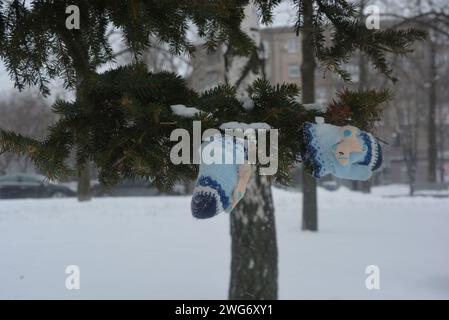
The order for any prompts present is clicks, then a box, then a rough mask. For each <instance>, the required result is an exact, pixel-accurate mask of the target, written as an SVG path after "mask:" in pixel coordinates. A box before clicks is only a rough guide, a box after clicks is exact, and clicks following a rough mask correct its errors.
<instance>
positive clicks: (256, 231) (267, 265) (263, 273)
mask: <svg viewBox="0 0 449 320" xmlns="http://www.w3.org/2000/svg"><path fill="white" fill-rule="evenodd" d="M257 171H258V169H257V168H256V166H254V167H253V171H252V176H251V179H250V181H249V183H248V187H247V191H246V194H245V197H244V198H243V199H242V200H241V201H240V203H239V204H238V205H237V207H236V208H235V209H234V211H233V212H232V213H231V239H232V244H231V247H232V261H231V281H230V286H229V299H231V300H241V299H247V300H274V299H277V297H278V286H277V279H278V250H277V244H276V226H275V217H274V205H273V198H272V194H271V185H270V182H269V180H268V177H266V176H260V175H259V174H258V172H257Z"/></svg>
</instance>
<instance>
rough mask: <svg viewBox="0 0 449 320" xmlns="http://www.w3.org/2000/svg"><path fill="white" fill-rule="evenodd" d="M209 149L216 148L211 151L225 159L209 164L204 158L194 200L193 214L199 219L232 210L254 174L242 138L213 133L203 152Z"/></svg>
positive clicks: (203, 146)
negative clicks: (214, 134)
mask: <svg viewBox="0 0 449 320" xmlns="http://www.w3.org/2000/svg"><path fill="white" fill-rule="evenodd" d="M206 148H207V149H208V151H210V150H213V151H212V152H210V154H213V155H214V156H218V158H221V160H222V161H221V163H210V162H206V161H205V160H204V159H203V157H201V159H202V161H201V164H200V170H199V174H198V179H197V182H196V185H195V189H194V190H193V196H192V202H191V208H192V215H193V216H194V217H195V218H198V219H207V218H211V217H213V216H215V215H217V214H219V213H220V212H222V211H224V212H228V213H229V212H231V211H232V209H234V208H235V206H236V205H237V203H238V202H239V201H240V200H241V199H242V198H243V196H244V194H245V191H246V186H247V184H248V181H249V178H250V176H251V167H250V165H249V164H247V162H246V158H247V152H246V146H245V142H244V140H243V139H239V138H234V137H231V136H221V135H219V136H213V140H212V141H210V142H205V143H203V144H202V146H201V151H202V152H204V150H205V149H206ZM207 153H208V154H209V152H207Z"/></svg>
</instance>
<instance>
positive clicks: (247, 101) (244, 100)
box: [239, 97, 255, 111]
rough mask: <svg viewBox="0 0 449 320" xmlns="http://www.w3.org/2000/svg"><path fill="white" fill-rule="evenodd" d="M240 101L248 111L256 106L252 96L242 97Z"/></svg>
mask: <svg viewBox="0 0 449 320" xmlns="http://www.w3.org/2000/svg"><path fill="white" fill-rule="evenodd" d="M239 101H240V102H241V103H242V106H243V109H245V110H247V111H250V110H253V109H254V107H255V105H254V100H253V99H251V98H250V97H242V98H240V99H239Z"/></svg>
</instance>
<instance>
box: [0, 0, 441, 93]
mask: <svg viewBox="0 0 449 320" xmlns="http://www.w3.org/2000/svg"><path fill="white" fill-rule="evenodd" d="M407 1H408V0H401V1H398V0H372V1H369V2H370V4H378V5H379V7H380V11H381V12H386V11H398V10H401V13H402V14H405V12H404V10H403V9H401V8H399V7H400V6H401V3H407ZM438 1H439V0H438ZM441 1H442V3H445V1H447V0H441ZM389 2H390V3H392V4H388V5H385V3H389ZM423 2H425V1H423ZM382 3H383V4H382ZM395 8H396V9H395ZM295 19H296V13H295V10H294V8H293V7H292V4H291V2H283V3H282V4H281V5H280V6H278V7H277V8H276V9H275V11H274V21H273V24H272V26H276V27H278V26H286V25H294V23H295ZM50 88H52V97H51V98H50V99H51V100H54V98H55V95H62V94H64V92H65V91H64V90H63V88H62V82H61V81H56V82H53V83H52V84H51V85H50ZM12 90H16V89H14V84H13V82H12V81H11V79H10V78H9V75H8V74H7V73H6V70H5V68H4V65H3V63H2V62H1V61H0V97H2V98H4V97H5V95H8V93H10V92H12Z"/></svg>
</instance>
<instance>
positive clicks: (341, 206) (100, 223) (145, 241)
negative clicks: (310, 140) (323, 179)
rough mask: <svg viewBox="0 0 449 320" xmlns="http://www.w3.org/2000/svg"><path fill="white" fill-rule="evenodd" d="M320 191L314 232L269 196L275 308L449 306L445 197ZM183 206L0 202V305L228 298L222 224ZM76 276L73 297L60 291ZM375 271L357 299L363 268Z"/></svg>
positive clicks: (279, 193)
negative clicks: (298, 303)
mask: <svg viewBox="0 0 449 320" xmlns="http://www.w3.org/2000/svg"><path fill="white" fill-rule="evenodd" d="M401 193H403V194H406V193H407V189H406V187H395V186H393V187H386V188H377V189H375V190H374V192H373V194H371V195H362V194H359V193H352V192H350V191H348V190H346V189H340V190H339V191H338V192H328V191H325V190H320V191H319V209H320V216H319V220H320V232H318V233H310V232H302V231H301V228H300V225H301V223H300V222H301V218H300V216H301V215H300V211H301V210H300V204H301V194H300V193H294V192H289V191H283V190H279V189H275V190H274V199H275V206H276V219H277V221H276V223H277V231H278V246H279V275H280V276H279V292H280V294H279V295H280V298H281V299H303V298H324V299H328V298H329V299H340V298H360V299H379V298H386V299H394V298H406V299H409V298H411V299H413V298H442V299H448V298H449V198H432V197H417V198H408V197H395V198H385V197H383V195H385V194H401ZM189 202H190V199H189V198H188V197H154V198H105V199H95V200H94V201H92V202H89V203H78V202H76V201H75V200H74V199H70V200H67V199H63V200H25V201H24V200H21V201H9V200H7V201H0V298H44V299H46V298H63V299H72V298H75V299H76V298H88V299H91V298H105V299H108V298H145V299H197V298H198V299H226V295H227V286H228V281H229V268H230V238H229V221H228V217H227V216H226V214H222V215H220V216H218V217H216V218H214V219H211V220H207V221H197V220H194V219H192V218H191V216H190V212H189ZM68 265H78V266H79V267H80V270H81V289H80V290H72V291H69V290H67V289H66V287H65V280H66V276H67V275H66V274H65V268H66V266H68ZM368 265H377V266H378V267H379V268H380V290H367V289H366V287H365V279H366V277H367V275H366V274H365V268H366V267H367V266H368Z"/></svg>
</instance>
